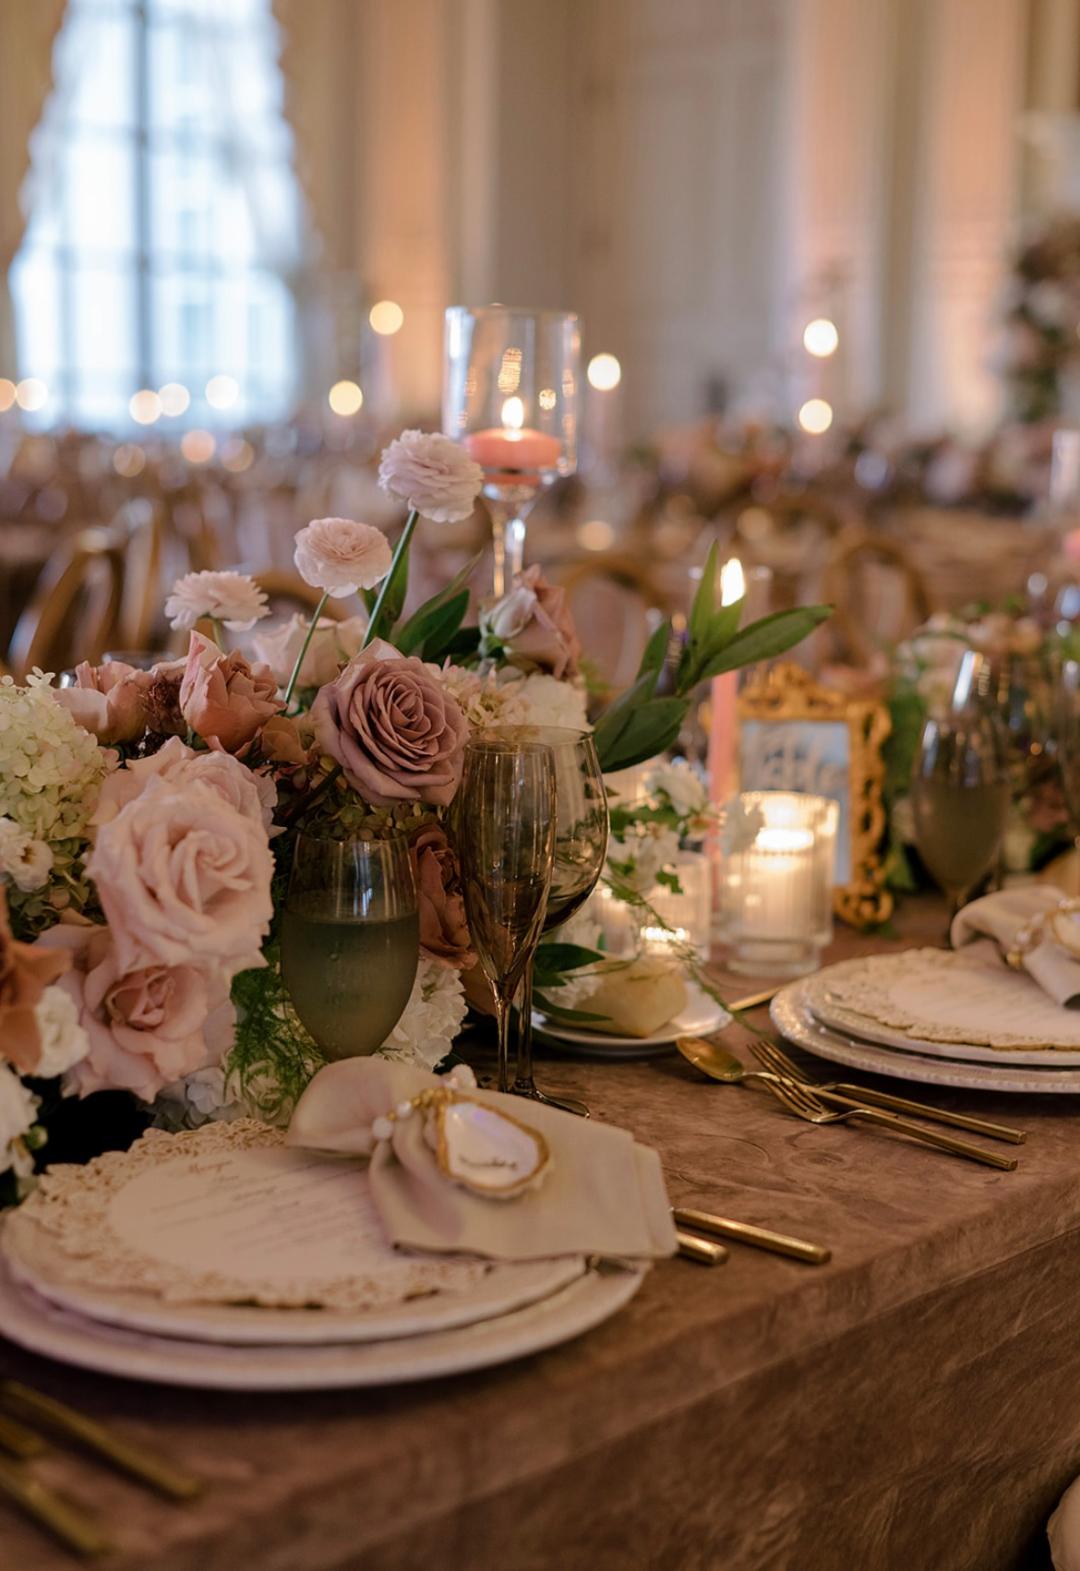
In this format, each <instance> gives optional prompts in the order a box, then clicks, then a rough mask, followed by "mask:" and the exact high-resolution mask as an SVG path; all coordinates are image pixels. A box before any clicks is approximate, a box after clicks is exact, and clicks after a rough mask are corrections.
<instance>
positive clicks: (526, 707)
mask: <svg viewBox="0 0 1080 1571" xmlns="http://www.w3.org/2000/svg"><path fill="white" fill-rule="evenodd" d="M506 692H507V693H508V694H509V695H510V696H511V697H512V698H513V699H514V700H515V702H516V706H517V707H518V709H519V710H520V711H521V718H520V720H518V721H516V724H518V725H537V726H559V727H561V728H562V729H564V730H567V731H590V730H591V729H592V727H591V726H590V725H589V719H588V715H587V714H586V709H585V705H586V698H585V690H584V688H582V687H578V686H577V685H576V684H575V683H574V682H560V681H559V679H558V677H555V676H551V675H550V674H549V673H548V672H546V671H538V672H536V673H534V674H533V675H532V676H526V677H523V678H522V679H521V680H520V681H511V682H508V683H507V685H506ZM507 723H508V724H510V723H512V722H509V721H508V722H507Z"/></svg>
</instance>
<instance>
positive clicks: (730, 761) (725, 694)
mask: <svg viewBox="0 0 1080 1571" xmlns="http://www.w3.org/2000/svg"><path fill="white" fill-rule="evenodd" d="M738 682H739V676H738V672H737V671H725V672H724V673H723V675H722V676H714V677H713V679H712V682H711V684H710V686H709V709H710V717H709V755H708V768H709V800H710V801H711V802H718V803H722V802H726V801H727V799H728V797H729V796H730V795H731V793H732V791H733V790H734V788H735V701H736V698H737V696H738Z"/></svg>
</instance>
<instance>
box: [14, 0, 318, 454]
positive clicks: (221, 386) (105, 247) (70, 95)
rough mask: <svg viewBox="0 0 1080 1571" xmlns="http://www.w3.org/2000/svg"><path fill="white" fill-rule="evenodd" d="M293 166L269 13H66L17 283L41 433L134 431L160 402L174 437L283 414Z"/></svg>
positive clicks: (150, 7)
mask: <svg viewBox="0 0 1080 1571" xmlns="http://www.w3.org/2000/svg"><path fill="white" fill-rule="evenodd" d="M290 155H291V137H290V134H289V130H288V127H287V125H286V123H285V120H284V118H283V114H282V82H281V73H280V71H279V68H278V64H277V32H276V25H275V23H274V21H273V18H272V16H271V12H270V0H69V3H68V8H67V16H66V20H65V23H64V27H63V31H62V33H61V36H60V39H59V42H58V44H57V55H56V87H55V91H54V92H53V95H52V98H51V100H50V103H49V106H48V108H47V110H46V113H45V116H44V119H43V121H42V125H41V127H40V128H39V130H38V132H37V133H36V136H35V143H34V158H33V176H32V179H31V183H30V195H31V210H30V221H29V223H28V226H27V231H26V236H25V239H24V241H23V245H22V247H21V249H20V252H19V255H18V257H17V259H16V261H15V264H14V267H13V270H12V290H13V294H14V299H15V311H16V333H17V341H18V349H19V362H20V364H19V370H20V374H21V375H22V376H24V377H36V378H40V380H41V381H43V382H44V383H45V384H46V386H47V388H48V398H47V400H46V402H45V403H44V405H43V407H42V408H41V410H40V413H39V414H38V416H37V419H38V420H39V421H40V422H42V423H46V424H50V425H52V424H57V423H63V424H72V425H77V426H83V427H87V428H92V429H105V430H116V431H122V430H125V429H130V427H131V425H132V423H133V421H134V420H135V419H137V418H139V417H140V416H141V417H142V423H145V422H146V418H147V417H148V416H149V417H151V418H153V417H155V416H156V415H157V410H158V407H159V403H160V404H163V405H164V410H163V413H162V414H161V416H160V421H161V423H160V426H159V429H161V430H163V431H167V430H169V429H170V428H171V429H180V428H183V427H185V426H189V425H206V424H216V425H242V424H248V423H252V422H258V421H264V420H273V419H279V418H281V417H282V416H284V415H286V414H287V413H288V412H289V409H290V408H291V405H292V403H293V399H294V396H295V391H296V380H297V345H296V322H295V314H296V313H295V308H294V299H293V287H292V286H293V284H294V283H295V279H296V276H297V273H298V269H299V264H300V261H301V236H302V233H303V225H302V222H301V216H300V197H299V192H298V188H297V184H296V180H295V177H294V175H293V171H292V166H291V157H290ZM163 388H164V389H165V392H164V396H159V399H158V400H155V398H154V397H152V396H151V397H147V396H146V393H147V392H149V393H150V394H158V395H160V393H161V389H163ZM180 389H182V390H183V391H180ZM140 390H143V396H142V397H141V398H138V399H135V400H134V402H133V396H134V395H135V394H136V393H138V392H139V391H140ZM185 397H186V399H187V400H188V401H187V402H186V403H185ZM181 406H183V407H181Z"/></svg>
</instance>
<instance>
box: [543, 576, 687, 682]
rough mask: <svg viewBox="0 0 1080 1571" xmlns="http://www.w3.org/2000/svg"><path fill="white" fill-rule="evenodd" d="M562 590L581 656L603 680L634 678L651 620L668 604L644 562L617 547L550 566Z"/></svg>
mask: <svg viewBox="0 0 1080 1571" xmlns="http://www.w3.org/2000/svg"><path fill="white" fill-rule="evenodd" d="M551 576H552V578H553V580H554V582H555V583H557V584H560V585H561V586H562V588H564V589H565V590H566V598H567V602H568V604H569V606H570V610H571V612H572V614H573V617H574V621H575V622H576V624H577V628H578V632H579V634H580V636H581V640H582V645H583V648H584V653H585V656H586V658H587V659H588V660H589V661H590V662H591V663H592V664H593V665H594V666H595V667H596V671H597V674H598V676H599V677H600V678H601V680H602V681H603V682H604V684H605V685H606V686H607V687H609V688H610V689H612V690H613V691H618V690H619V689H621V688H624V687H627V686H629V684H630V683H631V682H632V681H633V679H634V673H635V672H636V670H637V668H638V664H639V662H640V660H641V656H642V653H643V651H644V649H645V644H646V643H647V641H648V639H649V636H650V634H651V633H652V630H653V627H654V626H655V625H656V623H657V621H658V620H659V619H660V618H661V617H664V616H667V615H668V614H669V613H670V611H671V610H672V609H673V608H672V605H671V603H670V596H669V595H668V594H667V593H666V592H665V590H664V589H663V587H662V586H661V585H660V584H659V583H658V582H657V581H656V579H655V578H654V577H653V575H652V574H651V573H650V572H649V570H648V568H646V567H644V566H643V565H642V564H641V563H640V562H639V561H638V560H637V559H636V558H635V557H632V556H626V555H623V554H621V553H619V552H611V553H605V554H604V555H602V556H600V555H598V556H596V557H589V558H586V559H585V560H581V561H576V562H571V563H567V564H563V565H562V566H561V567H555V568H553V569H552V570H551Z"/></svg>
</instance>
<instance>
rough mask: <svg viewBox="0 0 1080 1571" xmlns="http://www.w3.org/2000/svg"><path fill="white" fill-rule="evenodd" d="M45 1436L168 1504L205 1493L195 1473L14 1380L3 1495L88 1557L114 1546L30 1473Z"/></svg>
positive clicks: (92, 1521) (7, 1389)
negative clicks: (143, 1488)
mask: <svg viewBox="0 0 1080 1571" xmlns="http://www.w3.org/2000/svg"><path fill="white" fill-rule="evenodd" d="M46 1436H48V1437H49V1439H55V1440H59V1441H61V1442H66V1443H68V1444H70V1445H72V1446H73V1447H74V1448H75V1449H76V1450H78V1451H80V1452H85V1453H88V1454H89V1455H90V1456H92V1457H94V1458H95V1459H96V1460H97V1461H100V1462H102V1463H104V1464H105V1465H106V1466H109V1467H111V1468H113V1469H114V1471H116V1472H119V1473H123V1474H124V1475H125V1476H126V1477H128V1478H131V1479H133V1480H134V1481H135V1482H136V1483H139V1484H143V1485H144V1486H145V1487H146V1488H147V1489H150V1490H152V1491H153V1492H154V1493H155V1494H157V1495H161V1496H163V1497H164V1498H165V1499H167V1500H173V1501H178V1502H182V1501H187V1500H194V1499H195V1498H196V1497H197V1496H198V1495H200V1494H201V1493H202V1492H203V1489H204V1488H205V1484H204V1482H203V1480H202V1479H200V1478H197V1477H196V1476H195V1475H194V1474H192V1473H188V1472H186V1471H185V1470H184V1469H183V1468H180V1467H177V1466H176V1465H175V1463H173V1462H170V1461H168V1460H167V1459H166V1458H164V1457H159V1456H155V1455H154V1454H153V1453H152V1452H150V1451H148V1450H147V1449H146V1447H145V1446H144V1445H143V1444H142V1443H141V1442H140V1443H139V1444H138V1445H135V1444H133V1443H132V1442H130V1441H127V1440H124V1439H123V1438H122V1437H121V1436H119V1435H116V1434H114V1433H113V1432H112V1430H110V1429H107V1428H106V1427H105V1426H104V1425H103V1424H99V1423H98V1422H97V1420H96V1419H93V1418H89V1417H88V1416H87V1415H86V1414H84V1413H80V1412H78V1411H77V1410H76V1409H75V1408H73V1407H69V1406H68V1405H67V1403H66V1402H58V1401H57V1400H56V1399H55V1397H50V1396H46V1395H45V1394H44V1393H43V1392H41V1391H35V1390H34V1389H33V1388H32V1387H30V1386H26V1385H23V1384H22V1383H21V1382H20V1381H17V1380H3V1381H0V1495H3V1496H5V1497H6V1498H7V1499H8V1500H10V1501H11V1502H12V1503H13V1504H14V1505H17V1506H18V1507H19V1508H20V1509H21V1510H23V1511H24V1512H25V1513H26V1514H27V1515H28V1516H30V1517H32V1518H33V1519H34V1521H35V1522H37V1523H38V1525H39V1526H41V1527H43V1528H45V1529H47V1530H48V1531H49V1532H50V1533H51V1534H52V1535H53V1536H54V1537H55V1538H57V1539H59V1540H60V1542H61V1543H62V1544H64V1545H65V1546H66V1547H67V1548H68V1549H70V1550H72V1551H73V1552H74V1553H75V1554H77V1555H80V1556H82V1557H84V1558H90V1557H92V1556H95V1555H101V1554H105V1553H106V1552H107V1551H108V1550H109V1549H111V1548H112V1547H113V1546H112V1544H111V1543H110V1541H109V1539H108V1538H107V1536H106V1535H105V1533H104V1532H103V1530H102V1528H101V1526H100V1525H99V1523H98V1522H97V1520H96V1518H95V1517H94V1516H93V1515H92V1514H91V1513H90V1512H89V1511H88V1510H87V1509H86V1508H85V1507H84V1506H82V1505H80V1504H79V1503H78V1502H77V1501H74V1500H71V1499H69V1498H68V1497H67V1496H66V1495H64V1494H61V1493H60V1492H59V1491H58V1490H56V1489H53V1488H51V1487H50V1486H49V1485H47V1484H43V1483H42V1482H41V1480H40V1479H39V1478H37V1477H36V1476H35V1475H34V1473H33V1472H32V1471H31V1470H30V1463H32V1462H34V1461H35V1460H37V1459H38V1458H39V1457H41V1456H44V1455H45V1454H46V1452H47V1451H48V1449H49V1444H48V1440H47V1439H46Z"/></svg>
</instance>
